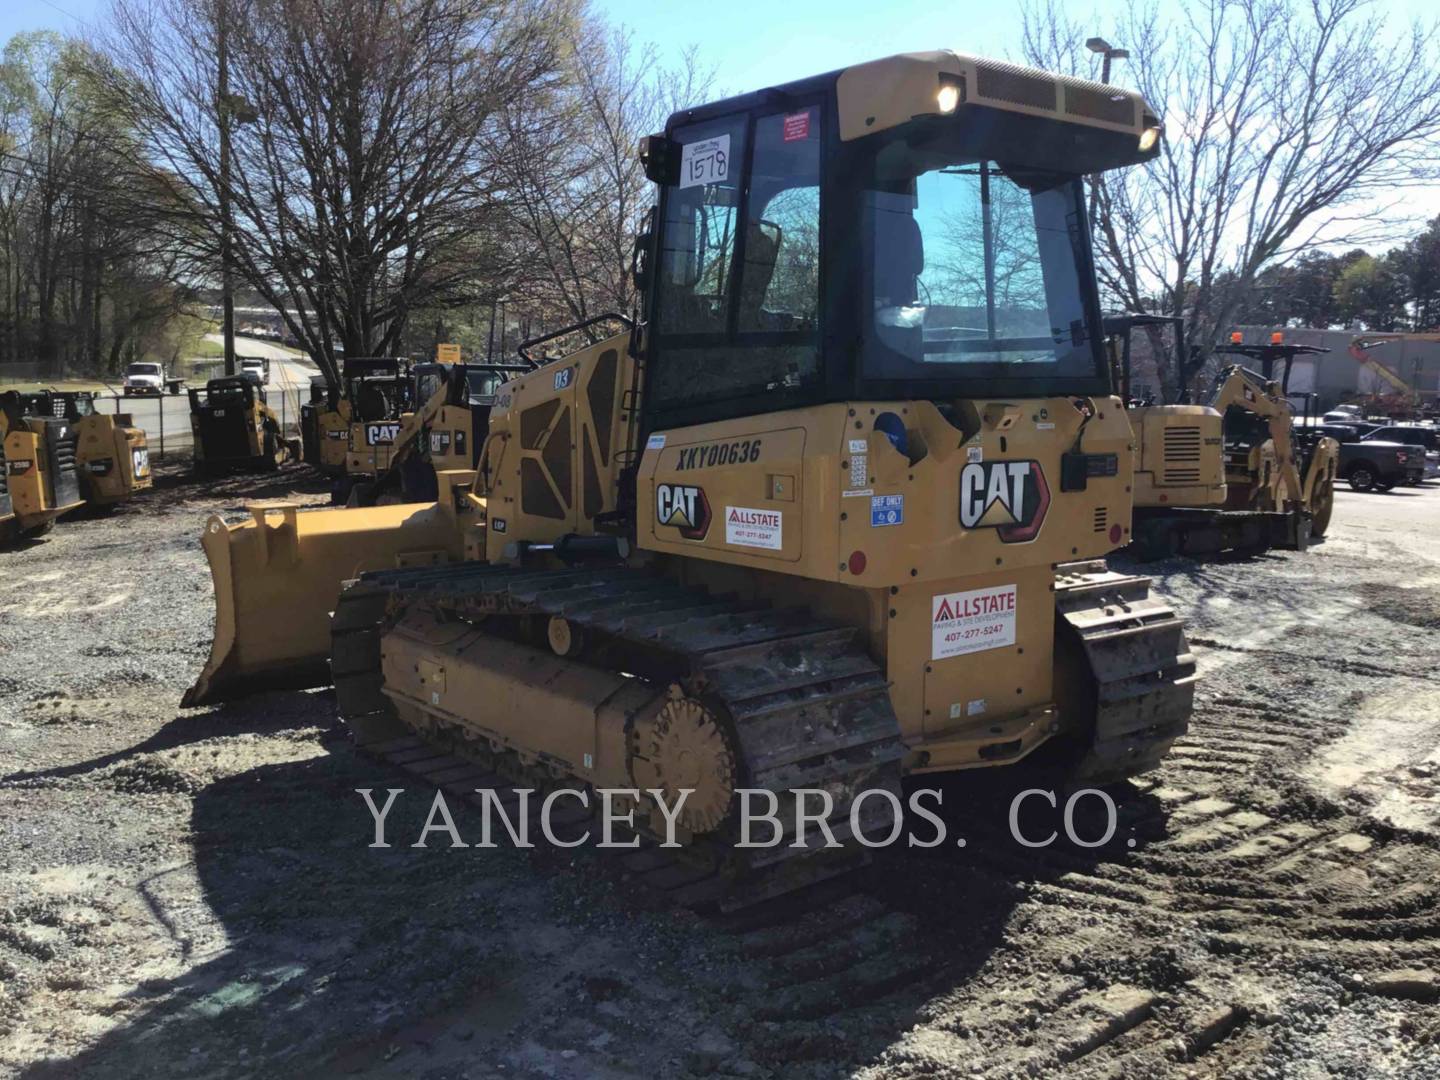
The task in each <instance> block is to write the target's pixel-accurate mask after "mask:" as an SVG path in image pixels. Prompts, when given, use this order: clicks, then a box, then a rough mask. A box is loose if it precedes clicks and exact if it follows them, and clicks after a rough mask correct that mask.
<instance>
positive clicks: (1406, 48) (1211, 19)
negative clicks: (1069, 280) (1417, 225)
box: [1024, 0, 1440, 400]
mask: <svg viewBox="0 0 1440 1080" xmlns="http://www.w3.org/2000/svg"><path fill="white" fill-rule="evenodd" d="M1183 11H1184V13H1183V14H1182V15H1180V16H1178V17H1176V18H1174V19H1162V18H1161V17H1160V16H1159V15H1158V14H1157V13H1156V11H1155V9H1154V8H1153V7H1152V8H1149V9H1132V10H1131V12H1130V13H1129V14H1128V15H1126V16H1125V17H1123V18H1122V19H1121V20H1120V24H1119V26H1118V27H1117V28H1116V31H1115V34H1114V37H1115V38H1116V39H1118V40H1119V41H1120V42H1122V43H1125V44H1128V45H1129V46H1130V49H1131V59H1130V60H1129V61H1128V66H1127V67H1126V68H1125V69H1124V74H1125V75H1128V76H1129V77H1130V80H1128V81H1133V82H1135V83H1136V84H1138V87H1139V89H1140V90H1141V92H1142V93H1144V94H1145V96H1146V98H1147V99H1148V100H1149V102H1150V103H1151V104H1152V105H1153V106H1155V107H1156V109H1157V110H1158V111H1159V112H1160V114H1161V115H1162V116H1163V117H1164V120H1165V130H1166V139H1165V143H1164V148H1163V151H1162V153H1161V156H1160V157H1159V158H1158V159H1157V160H1156V161H1155V162H1153V163H1151V164H1150V165H1149V166H1148V167H1146V168H1144V169H1132V170H1129V171H1127V172H1124V173H1120V174H1116V175H1111V176H1108V177H1104V178H1101V179H1099V180H1097V181H1096V184H1097V188H1098V190H1097V192H1096V194H1097V196H1098V198H1097V209H1096V216H1095V221H1094V222H1093V227H1094V230H1095V236H1096V248H1097V252H1096V254H1097V270H1098V273H1099V275H1100V279H1101V284H1102V286H1103V287H1104V289H1105V290H1106V292H1107V293H1109V295H1110V297H1111V299H1112V300H1113V301H1114V302H1116V303H1118V304H1120V305H1123V306H1125V307H1127V308H1129V309H1130V310H1134V311H1150V312H1160V313H1164V314H1170V315H1180V316H1184V317H1186V318H1187V320H1188V321H1189V324H1190V337H1191V342H1192V344H1193V345H1195V346H1198V348H1199V350H1200V351H1201V353H1202V354H1203V353H1204V352H1205V351H1207V350H1208V348H1209V347H1210V346H1211V345H1212V344H1213V343H1214V341H1215V340H1216V338H1217V336H1218V335H1219V334H1220V333H1222V332H1223V331H1224V329H1225V327H1226V326H1227V324H1228V322H1229V320H1230V318H1231V317H1232V313H1233V312H1234V311H1235V310H1236V309H1237V307H1239V306H1240V305H1241V304H1242V303H1243V302H1244V300H1245V299H1246V297H1247V296H1248V295H1249V293H1250V291H1251V290H1252V289H1253V288H1254V285H1255V280H1256V277H1257V275H1259V274H1260V272H1261V271H1262V270H1264V269H1265V268H1266V267H1268V266H1272V265H1277V264H1283V263H1284V262H1286V261H1287V260H1289V259H1290V258H1292V257H1293V256H1295V255H1296V254H1298V253H1301V252H1304V251H1306V250H1309V249H1312V248H1313V247H1314V246H1315V245H1316V244H1320V243H1325V244H1331V245H1340V244H1346V245H1352V246H1353V245H1355V244H1358V243H1361V242H1363V241H1365V240H1367V239H1374V238H1375V237H1377V236H1378V235H1380V234H1382V233H1385V232H1388V231H1391V230H1393V228H1394V226H1395V225H1397V224H1400V222H1399V221H1397V220H1396V218H1397V217H1401V216H1403V215H1398V214H1397V213H1396V208H1397V204H1398V203H1399V202H1400V199H1401V198H1402V196H1401V194H1400V192H1402V191H1403V189H1404V188H1405V187H1406V186H1407V185H1413V184H1415V183H1418V182H1421V181H1422V180H1424V179H1426V178H1427V177H1430V176H1433V175H1434V167H1435V165H1436V163H1437V154H1436V149H1435V148H1436V146H1437V139H1440V68H1437V67H1436V65H1435V64H1434V62H1433V58H1434V55H1435V52H1436V48H1437V45H1440V32H1437V29H1436V26H1435V25H1434V24H1432V25H1430V26H1428V27H1422V26H1418V25H1417V26H1414V27H1411V28H1410V29H1408V30H1407V31H1405V32H1401V33H1392V32H1390V30H1389V29H1388V27H1387V26H1386V24H1385V21H1384V19H1383V17H1381V16H1380V15H1378V14H1375V13H1374V9H1373V8H1372V7H1371V5H1370V4H1369V3H1368V2H1367V0H1196V2H1194V3H1192V4H1188V5H1185V7H1184V8H1183ZM1024 20H1025V38H1024V48H1025V53H1026V57H1027V59H1028V60H1029V61H1030V62H1032V63H1035V64H1038V65H1040V66H1043V67H1047V68H1051V69H1053V70H1060V71H1067V72H1075V73H1080V74H1089V75H1092V76H1093V75H1094V71H1093V67H1094V65H1095V64H1097V63H1098V60H1097V59H1096V58H1095V57H1093V55H1092V54H1089V53H1087V52H1085V51H1083V47H1082V44H1081V43H1082V42H1083V41H1084V40H1085V38H1086V28H1082V27H1081V26H1080V25H1079V24H1078V23H1076V22H1073V21H1071V20H1070V19H1069V18H1068V17H1067V16H1066V15H1065V14H1064V12H1063V11H1062V10H1061V9H1060V8H1059V6H1058V5H1057V4H1056V2H1055V0H1045V2H1044V3H1040V2H1039V0H1033V2H1031V3H1030V4H1029V5H1028V6H1027V7H1026V8H1025V9H1024ZM1090 30H1091V31H1092V32H1093V27H1092V28H1090ZM1160 374H1161V386H1162V390H1163V391H1164V392H1165V394H1166V397H1167V400H1173V395H1174V392H1175V390H1176V387H1175V386H1174V384H1173V380H1172V379H1171V378H1170V377H1169V373H1168V372H1165V371H1163V370H1162V372H1161V373H1160Z"/></svg>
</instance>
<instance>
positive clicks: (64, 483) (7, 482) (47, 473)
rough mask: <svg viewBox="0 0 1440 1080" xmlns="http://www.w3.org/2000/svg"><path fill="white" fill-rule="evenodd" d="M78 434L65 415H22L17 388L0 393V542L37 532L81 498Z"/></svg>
mask: <svg viewBox="0 0 1440 1080" xmlns="http://www.w3.org/2000/svg"><path fill="white" fill-rule="evenodd" d="M77 438H78V437H77V434H76V431H75V425H74V424H72V423H71V422H70V421H69V420H67V419H65V418H64V417H57V416H27V415H25V407H24V401H23V399H22V397H21V395H20V394H18V393H16V392H15V391H13V390H9V391H6V392H5V393H3V394H0V544H8V543H13V542H15V541H17V540H23V539H28V538H30V537H35V536H41V535H43V534H44V533H46V532H49V531H50V529H51V528H53V527H54V524H55V519H56V518H58V517H59V516H60V515H61V514H67V513H69V512H70V511H71V510H77V509H79V508H80V507H81V506H83V505H84V504H85V501H84V497H83V496H82V495H81V492H80V478H79V476H78V474H77V472H76V467H75V454H76V443H77Z"/></svg>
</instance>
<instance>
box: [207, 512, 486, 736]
mask: <svg viewBox="0 0 1440 1080" xmlns="http://www.w3.org/2000/svg"><path fill="white" fill-rule="evenodd" d="M247 509H248V510H249V511H250V514H251V520H249V521H246V522H244V523H242V524H239V525H227V524H226V523H225V521H224V520H223V519H222V518H221V517H219V516H218V515H216V516H212V517H211V518H210V520H209V521H208V522H206V525H205V535H204V536H203V538H202V539H201V546H202V547H203V548H204V549H205V557H206V558H207V559H208V560H209V561H210V576H211V579H212V580H213V582H214V585H215V637H214V640H213V641H212V643H211V646H210V659H209V660H208V661H207V662H206V664H205V668H204V670H203V671H201V672H200V677H199V678H198V679H197V680H196V681H195V685H194V686H192V687H191V688H190V689H189V691H187V692H186V694H185V697H184V699H183V701H182V704H183V705H185V706H187V707H188V706H193V705H205V704H209V703H212V702H215V701H222V700H225V699H227V698H233V697H240V696H243V695H245V694H250V693H255V692H257V691H261V690H274V689H299V688H302V687H309V686H324V685H326V684H328V683H329V682H330V672H329V667H328V663H327V660H328V657H329V653H330V612H331V611H332V610H334V608H335V601H336V598H337V597H338V596H339V595H340V583H341V582H343V581H347V580H349V579H350V578H353V577H356V576H357V575H358V574H360V573H361V572H363V571H366V570H383V569H387V568H391V567H401V566H423V565H429V564H434V563H442V562H448V561H451V560H454V559H458V558H460V556H461V551H462V534H461V530H460V528H459V527H458V525H457V521H456V517H455V515H454V513H453V512H451V511H450V510H449V509H448V507H446V506H445V504H443V503H410V504H408V505H400V506H378V507H365V508H360V509H338V510H307V511H304V512H301V511H300V510H299V507H298V506H296V505H295V504H294V503H288V502H265V503H255V504H253V505H251V506H249V507H247Z"/></svg>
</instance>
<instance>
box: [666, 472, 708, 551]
mask: <svg viewBox="0 0 1440 1080" xmlns="http://www.w3.org/2000/svg"><path fill="white" fill-rule="evenodd" d="M655 520H656V521H657V522H658V523H659V524H661V525H668V526H670V527H671V528H672V529H679V530H680V535H681V536H683V537H684V538H685V539H686V540H704V539H705V534H706V532H708V531H709V529H710V500H708V499H707V498H705V492H704V490H703V489H702V488H698V487H695V486H693V485H691V484H657V485H656V487H655Z"/></svg>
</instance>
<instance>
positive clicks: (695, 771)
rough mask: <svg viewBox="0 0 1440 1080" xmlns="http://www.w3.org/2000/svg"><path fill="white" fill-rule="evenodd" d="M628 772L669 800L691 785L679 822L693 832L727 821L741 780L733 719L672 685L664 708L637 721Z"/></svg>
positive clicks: (672, 802) (642, 785) (639, 784)
mask: <svg viewBox="0 0 1440 1080" xmlns="http://www.w3.org/2000/svg"><path fill="white" fill-rule="evenodd" d="M630 775H631V777H632V778H633V779H634V781H635V785H636V786H637V787H639V788H642V789H649V788H660V789H663V790H664V792H665V804H666V805H667V806H674V805H675V804H676V802H677V801H678V800H679V798H680V792H681V791H687V792H688V793H689V794H688V795H687V796H686V798H685V805H684V807H683V808H682V809H681V811H680V816H679V818H678V819H677V821H678V823H679V825H680V826H681V827H682V828H684V829H686V830H687V831H689V832H690V833H692V834H695V835H699V834H702V833H708V832H713V831H714V830H715V829H717V828H719V827H720V826H721V825H722V824H723V823H724V821H725V819H726V816H727V815H728V814H729V811H730V804H731V802H732V801H733V799H734V795H735V789H736V787H738V786H739V781H738V777H737V768H736V753H735V746H734V740H733V737H732V735H731V732H730V725H729V724H728V722H726V721H725V720H723V719H721V718H720V717H718V716H717V715H716V714H715V713H714V712H712V711H711V710H710V708H709V707H708V706H707V705H706V704H705V703H704V702H702V701H699V700H698V699H696V698H693V697H689V696H687V695H686V693H685V692H684V690H682V689H681V688H680V687H679V686H671V687H670V690H669V693H668V695H667V697H666V700H665V703H664V704H663V705H662V706H661V707H660V709H659V710H658V711H656V712H654V713H653V714H651V715H650V716H649V717H648V718H645V719H640V720H637V722H636V726H635V729H634V731H633V732H632V735H631V755H630Z"/></svg>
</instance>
